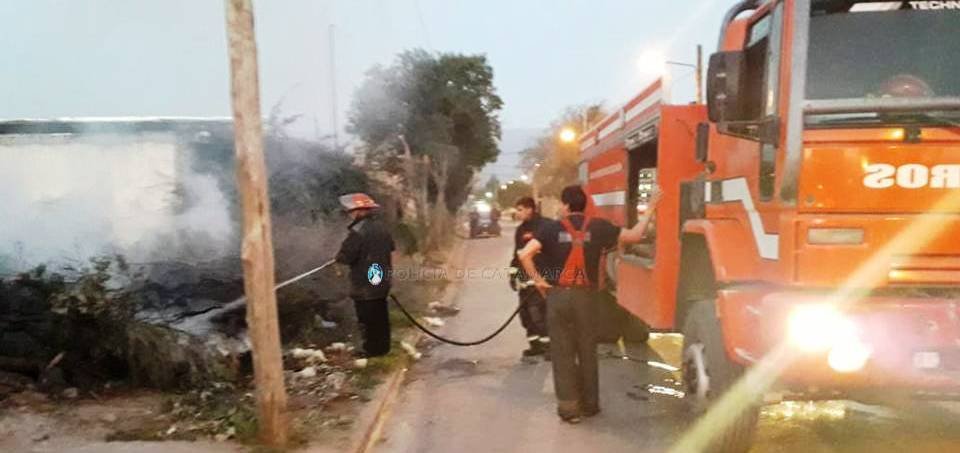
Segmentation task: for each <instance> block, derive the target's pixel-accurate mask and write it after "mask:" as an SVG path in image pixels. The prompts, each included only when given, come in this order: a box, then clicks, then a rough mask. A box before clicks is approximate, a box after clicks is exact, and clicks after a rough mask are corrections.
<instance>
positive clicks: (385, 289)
mask: <svg viewBox="0 0 960 453" xmlns="http://www.w3.org/2000/svg"><path fill="white" fill-rule="evenodd" d="M340 204H341V205H342V206H343V208H344V209H345V210H346V211H347V213H348V214H349V215H350V217H351V218H352V219H353V222H352V223H350V226H349V227H348V228H349V230H350V232H349V233H348V234H347V238H346V239H344V241H343V244H342V245H341V246H340V252H339V253H337V257H336V261H337V262H338V263H341V264H344V265H346V266H349V267H350V297H351V298H352V299H353V304H354V307H355V308H356V311H357V320H358V321H359V322H360V328H361V333H362V335H363V354H362V355H364V356H366V357H379V356H383V355H386V354H387V353H389V352H390V318H389V316H388V313H387V295H388V294H389V293H390V277H391V270H392V264H393V263H392V260H391V253H392V252H393V250H394V248H395V246H394V242H393V237H391V236H390V230H389V229H388V228H387V225H386V224H385V223H384V222H383V220H381V219H380V217H379V216H378V215H377V209H379V208H380V206H379V205H378V204H377V203H376V202H375V201H373V199H372V198H370V196H368V195H366V194H363V193H353V194H347V195H344V196H342V197H340Z"/></svg>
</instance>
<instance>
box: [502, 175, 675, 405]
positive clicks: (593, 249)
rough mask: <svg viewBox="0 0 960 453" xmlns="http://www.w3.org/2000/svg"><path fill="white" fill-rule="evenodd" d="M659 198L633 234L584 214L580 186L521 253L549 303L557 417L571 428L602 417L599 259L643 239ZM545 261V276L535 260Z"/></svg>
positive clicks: (569, 189) (656, 197)
mask: <svg viewBox="0 0 960 453" xmlns="http://www.w3.org/2000/svg"><path fill="white" fill-rule="evenodd" d="M659 197H660V196H659V193H656V192H655V193H654V195H653V196H652V197H651V199H650V209H649V210H648V211H647V212H646V213H645V214H644V215H643V217H641V218H640V219H639V221H638V222H637V224H636V225H634V226H633V228H630V229H621V228H620V227H617V226H615V225H613V224H611V223H610V222H608V221H606V220H604V219H591V218H588V217H586V216H585V215H584V210H585V209H586V207H587V195H586V194H585V193H584V192H583V189H581V188H580V186H577V185H573V186H568V187H566V188H564V189H563V192H562V193H561V194H560V201H561V202H562V203H563V208H562V210H561V214H562V218H561V220H560V221H555V220H545V221H544V222H543V225H542V226H541V228H540V229H539V230H538V231H537V233H536V234H535V237H534V238H533V239H531V240H530V242H528V243H527V245H526V246H525V247H524V248H523V250H521V251H520V252H519V255H518V256H519V258H520V262H521V263H523V267H524V270H525V271H526V272H527V273H528V274H529V275H530V276H532V277H533V280H534V282H535V285H536V287H537V289H538V290H540V291H541V293H542V294H544V295H545V296H546V299H547V326H548V327H549V331H550V342H551V348H550V349H551V350H550V357H551V359H552V361H553V385H554V392H555V393H556V395H557V414H558V415H559V416H560V418H561V419H563V420H564V421H566V422H568V423H579V422H580V417H592V416H594V415H597V414H598V413H600V390H599V378H598V365H597V342H596V332H595V330H594V329H595V328H596V315H595V313H596V307H595V306H594V305H593V304H594V303H595V300H597V297H596V296H597V294H596V288H597V287H596V283H597V281H598V275H599V272H600V256H601V255H602V254H603V252H604V251H606V250H609V249H612V248H613V247H616V246H617V245H618V243H619V244H634V243H637V242H640V240H642V239H643V234H644V231H645V230H646V228H647V224H648V223H649V221H650V216H651V215H652V214H653V211H654V209H655V208H656V204H657V201H658V200H659ZM538 254H542V255H543V256H542V257H541V258H540V260H541V261H540V262H541V263H542V266H541V267H540V269H542V272H541V271H540V270H538V266H537V265H536V260H535V257H536V256H537V255H538Z"/></svg>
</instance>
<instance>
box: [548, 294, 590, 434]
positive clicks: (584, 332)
mask: <svg viewBox="0 0 960 453" xmlns="http://www.w3.org/2000/svg"><path fill="white" fill-rule="evenodd" d="M593 294H594V292H593V291H591V290H589V289H580V288H553V289H550V290H549V292H548V293H547V326H548V327H549V328H550V342H551V346H550V350H551V352H550V358H551V360H552V363H553V387H554V392H555V393H556V394H557V413H558V414H559V415H560V416H561V417H574V416H577V415H580V414H581V413H587V414H590V413H595V412H596V411H598V410H599V409H600V386H599V375H598V373H599V372H598V366H597V340H596V334H595V330H594V329H595V328H596V310H595V309H596V307H595V306H594V304H593V299H594V296H593Z"/></svg>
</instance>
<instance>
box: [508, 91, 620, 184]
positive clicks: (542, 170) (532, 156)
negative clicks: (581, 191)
mask: <svg viewBox="0 0 960 453" xmlns="http://www.w3.org/2000/svg"><path fill="white" fill-rule="evenodd" d="M605 116H606V114H605V113H604V111H603V108H602V106H601V105H599V104H594V105H584V106H576V107H569V108H567V110H566V111H564V113H563V114H562V115H561V116H560V118H558V119H557V120H556V121H554V122H553V123H552V124H551V125H550V127H548V128H547V129H546V130H545V131H544V133H543V135H542V136H540V138H539V139H537V142H536V145H534V146H532V147H530V148H527V149H525V150H524V151H523V160H522V165H523V167H524V168H525V169H526V171H527V173H529V174H532V175H533V178H532V184H533V186H535V188H536V191H537V192H538V193H539V194H542V195H550V196H556V195H557V194H559V193H560V191H561V190H563V188H564V187H565V186H568V185H570V184H576V183H577V182H578V178H577V165H578V164H579V162H580V146H579V143H577V141H576V140H574V141H572V142H569V143H564V142H563V141H561V140H560V138H559V137H560V132H561V131H562V130H563V129H567V128H569V129H571V130H573V131H574V132H576V136H577V137H579V136H581V135H582V134H583V133H584V132H586V131H587V130H589V128H590V127H591V126H592V125H594V124H596V123H597V122H599V121H601V120H602V119H603V118H604V117H605Z"/></svg>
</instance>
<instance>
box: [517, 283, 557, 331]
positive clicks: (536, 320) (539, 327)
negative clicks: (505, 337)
mask: <svg viewBox="0 0 960 453" xmlns="http://www.w3.org/2000/svg"><path fill="white" fill-rule="evenodd" d="M520 324H521V325H523V328H524V329H526V330H527V340H528V341H534V340H537V339H539V338H544V337H548V336H549V335H550V333H549V332H548V331H547V300H546V299H544V298H543V296H542V295H541V294H540V291H537V290H536V289H534V288H525V289H521V290H520Z"/></svg>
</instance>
